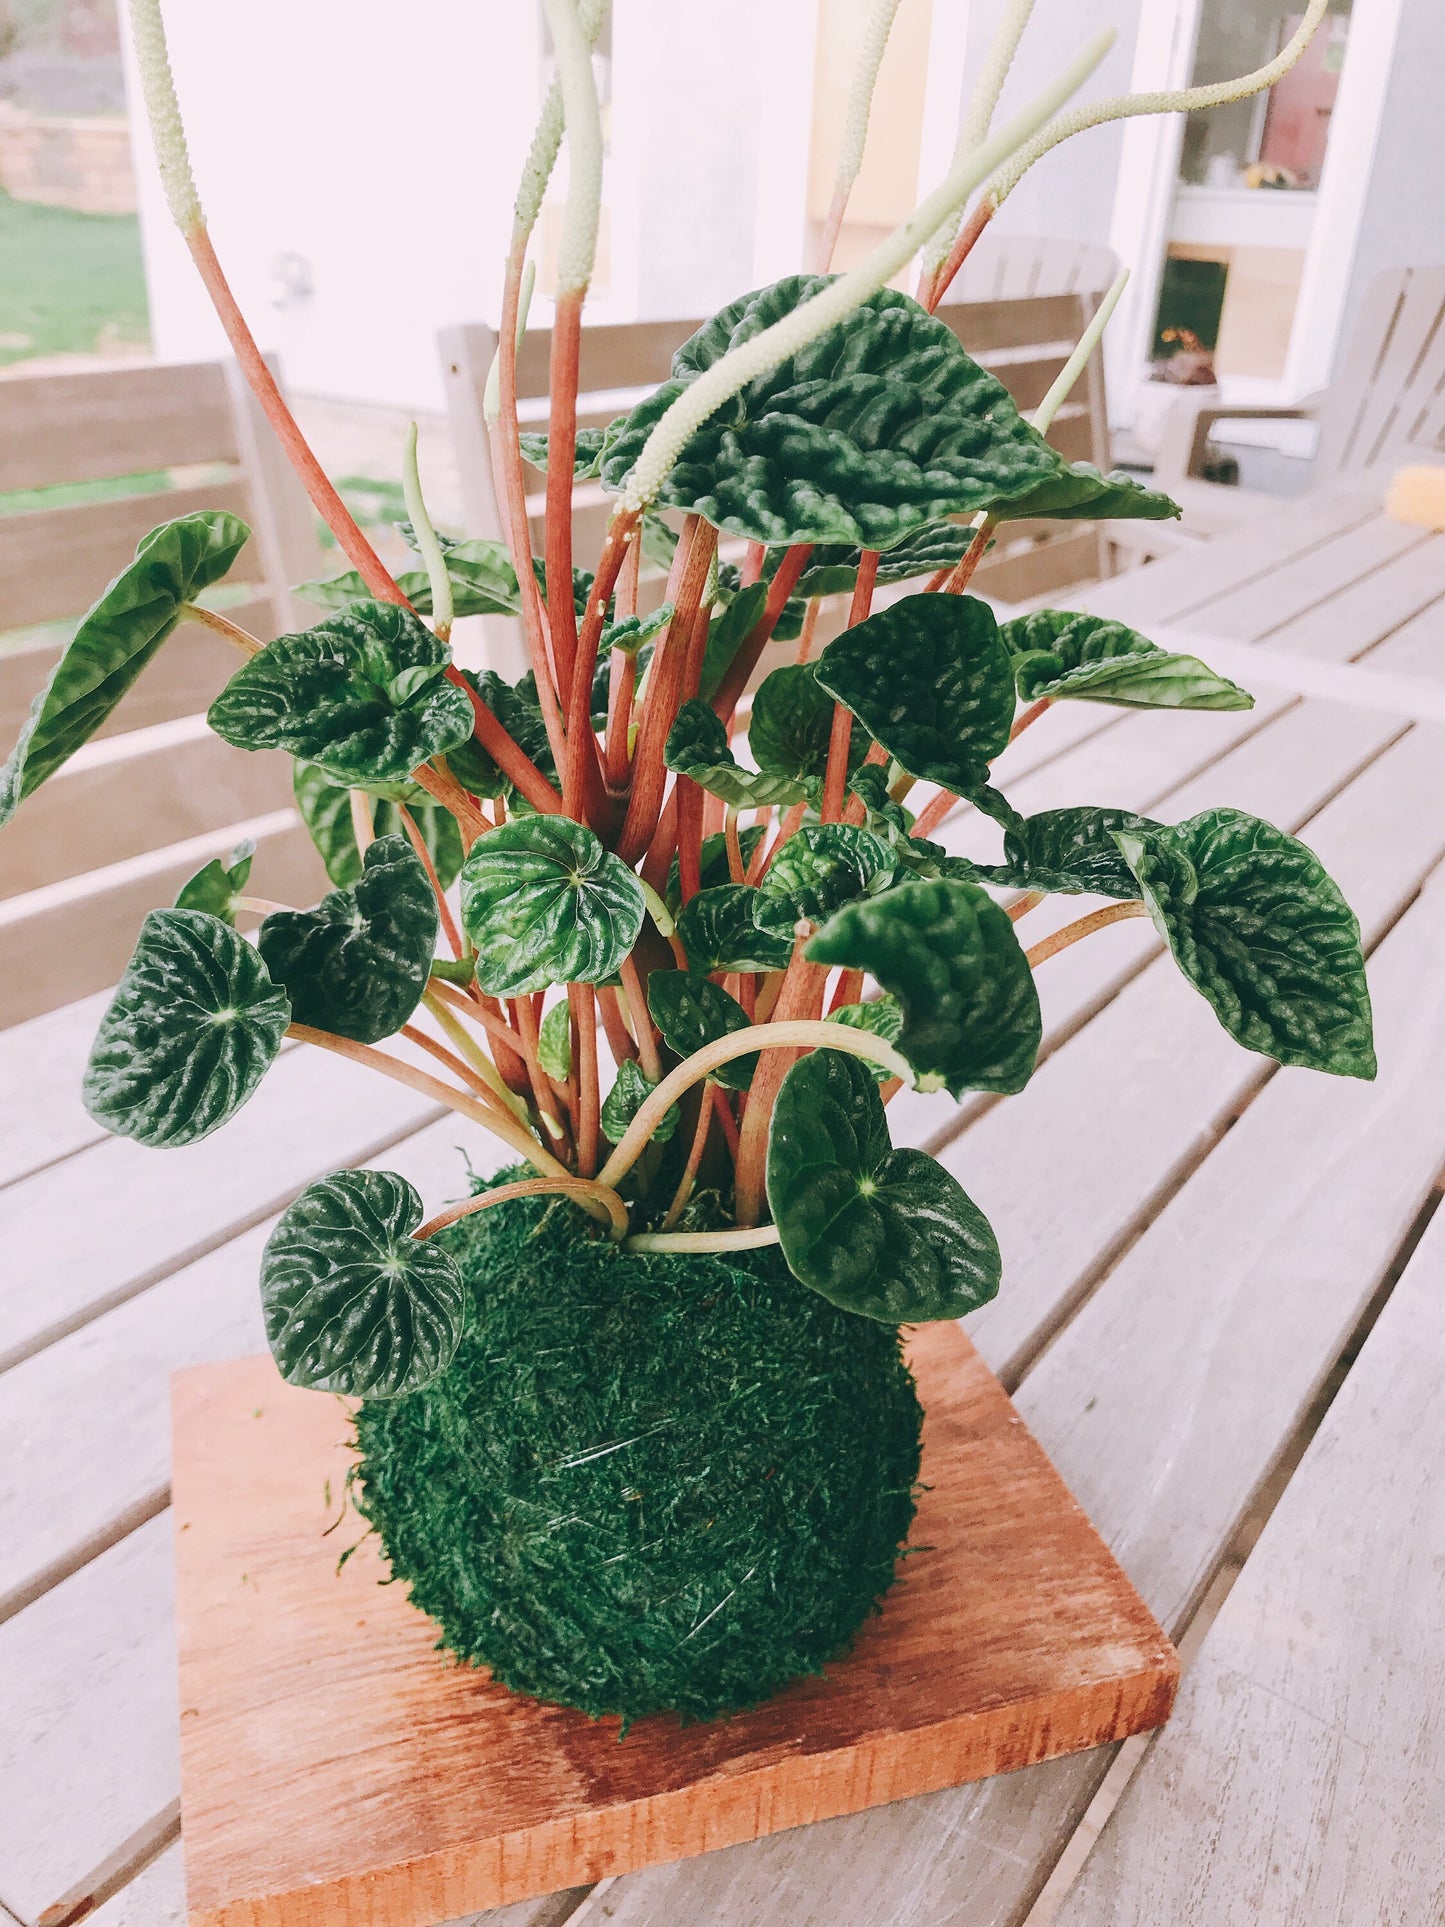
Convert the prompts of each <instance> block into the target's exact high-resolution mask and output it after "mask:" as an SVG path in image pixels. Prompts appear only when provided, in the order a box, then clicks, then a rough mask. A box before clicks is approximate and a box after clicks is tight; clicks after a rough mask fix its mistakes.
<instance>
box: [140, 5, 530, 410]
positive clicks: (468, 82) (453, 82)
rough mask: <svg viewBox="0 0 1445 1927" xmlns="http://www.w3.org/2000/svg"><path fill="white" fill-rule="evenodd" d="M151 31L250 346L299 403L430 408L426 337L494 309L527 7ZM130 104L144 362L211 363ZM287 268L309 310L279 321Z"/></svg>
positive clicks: (184, 10)
mask: <svg viewBox="0 0 1445 1927" xmlns="http://www.w3.org/2000/svg"><path fill="white" fill-rule="evenodd" d="M165 16H166V26H167V31H168V34H169V38H170V44H171V55H172V62H173V65H174V69H175V75H176V84H177V89H178V91H179V94H180V99H181V105H182V110H183V112H184V114H185V119H186V124H187V129H188V131H189V134H190V140H191V151H192V158H193V162H194V166H195V173H196V180H197V184H198V186H199V189H200V194H201V200H202V204H203V206H204V207H205V210H206V215H207V219H208V222H209V225H210V229H211V234H212V238H213V240H214V242H215V245H216V250H217V252H218V254H219V256H220V258H221V262H222V265H223V266H224V268H225V269H226V272H227V274H228V276H229V278H230V280H231V283H232V286H233V288H234V290H235V293H236V296H237V299H238V300H239V301H240V303H241V306H242V309H243V310H244V312H245V313H246V316H247V318H248V320H249V321H250V323H251V326H252V328H253V329H254V331H255V333H256V335H257V337H258V339H259V340H260V343H261V345H262V347H263V348H265V349H267V350H274V351H275V352H276V353H278V354H279V355H280V356H281V360H282V366H283V370H284V373H285V377H286V380H287V382H288V383H289V385H290V386H291V387H292V388H294V389H297V390H300V391H303V392H311V393H316V394H328V395H339V396H347V397H351V398H354V399H358V400H374V401H382V402H389V403H395V404H399V405H403V406H408V407H416V408H423V409H429V408H440V407H441V406H442V405H443V404H442V395H441V386H440V379H439V376H438V373H437V367H436V348H435V336H436V331H437V329H438V328H439V327H440V326H442V325H443V324H444V323H445V322H448V321H454V320H456V319H458V318H461V317H464V316H475V315H483V314H494V313H495V312H496V308H497V297H498V292H499V288H500V263H501V261H502V257H503V255H504V253H505V250H506V244H507V237H508V233H509V230H510V225H511V205H512V195H513V192H514V190H515V185H516V180H517V175H518V171H519V168H520V165H521V158H522V155H523V154H524V153H525V151H526V144H527V141H528V139H529V138H530V134H531V129H532V126H533V124H534V122H535V119H536V112H537V105H538V63H539V45H538V39H537V34H536V27H535V20H536V16H535V13H534V10H533V9H532V8H531V7H529V6H527V5H524V4H521V3H520V0H517V4H511V3H510V0H507V3H504V0H469V4H467V5H458V4H456V0H408V5H407V6H406V7H405V8H398V7H396V6H395V5H394V4H392V0H246V4H245V5H244V6H241V7H218V6H217V4H216V0H165ZM133 78H134V77H133V75H132V76H130V79H131V82H132V83H133ZM130 91H131V99H132V101H133V103H134V111H133V113H132V125H133V127H134V129H135V147H136V159H137V173H138V178H139V185H140V197H141V233H142V241H143V246H144V250H145V257H146V272H147V278H148V282H149V286H150V295H151V318H152V327H153V331H154V337H155V346H156V352H157V353H158V354H159V355H160V356H161V357H162V358H165V359H176V360H185V359H195V358H201V357H205V356H209V355H212V354H215V353H218V352H220V351H221V348H222V346H223V343H222V340H221V336H220V331H219V329H218V327H217V326H216V324H215V322H214V320H213V319H212V317H211V314H210V310H209V307H208V305H207V303H206V300H205V297H204V295H203V294H202V292H201V290H200V288H199V285H198V284H197V282H196V278H195V274H194V271H193V270H192V268H191V266H190V262H189V258H188V257H187V255H186V252H185V249H184V248H183V246H182V245H181V243H180V241H179V238H178V237H177V236H176V234H175V232H174V230H173V229H172V227H171V225H170V221H169V218H168V216H167V214H166V211H165V205H164V201H163V198H162V196H161V190H160V183H159V179H158V177H157V174H156V170H155V165H154V162H153V159H152V157H151V153H150V144H149V138H148V135H147V131H146V128H145V124H144V114H143V112H142V111H141V110H140V102H139V92H138V89H137V88H136V87H135V86H134V84H132V85H131V89H130ZM283 253H289V254H295V255H297V256H300V257H301V258H303V259H304V260H305V261H306V262H308V263H309V265H310V271H311V276H312V280H313V285H314V293H313V294H312V296H311V297H310V298H309V299H308V300H305V301H303V302H300V303H294V304H289V305H287V306H284V307H278V306H276V305H275V303H276V297H277V294H278V292H279V289H278V286H277V283H276V282H275V280H274V279H273V278H272V275H271V264H272V262H273V261H274V259H275V258H276V256H278V255H280V254H283Z"/></svg>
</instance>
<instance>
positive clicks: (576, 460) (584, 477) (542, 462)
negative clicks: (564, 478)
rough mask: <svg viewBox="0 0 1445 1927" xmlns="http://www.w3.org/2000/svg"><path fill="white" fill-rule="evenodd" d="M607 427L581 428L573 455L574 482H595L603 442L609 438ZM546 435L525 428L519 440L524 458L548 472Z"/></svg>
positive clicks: (600, 465)
mask: <svg viewBox="0 0 1445 1927" xmlns="http://www.w3.org/2000/svg"><path fill="white" fill-rule="evenodd" d="M607 432H608V431H607V430H606V429H605V428H579V429H578V430H577V446H576V450H575V452H574V454H573V457H572V480H573V481H574V482H595V481H596V479H597V476H598V474H599V473H600V471H601V467H602V444H603V442H604V441H606V439H607ZM548 439H549V438H548V437H547V436H546V435H541V434H537V433H535V432H534V431H532V430H529V429H524V430H523V431H522V433H521V435H520V436H519V437H518V440H519V441H520V442H521V444H522V460H523V461H524V462H530V463H531V465H532V467H533V468H540V469H541V470H542V472H543V474H544V475H545V474H546V472H547V444H548Z"/></svg>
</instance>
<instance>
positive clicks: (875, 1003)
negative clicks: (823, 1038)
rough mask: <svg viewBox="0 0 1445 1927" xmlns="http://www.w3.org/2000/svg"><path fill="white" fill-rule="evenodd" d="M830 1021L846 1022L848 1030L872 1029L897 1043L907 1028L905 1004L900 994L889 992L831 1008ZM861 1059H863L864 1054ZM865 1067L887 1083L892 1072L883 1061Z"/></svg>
mask: <svg viewBox="0 0 1445 1927" xmlns="http://www.w3.org/2000/svg"><path fill="white" fill-rule="evenodd" d="M826 1022H828V1023H830V1024H842V1025H843V1026H844V1027H845V1029H848V1030H869V1031H872V1033H873V1035H874V1036H875V1037H882V1038H883V1039H885V1041H886V1042H888V1043H890V1044H896V1043H897V1042H898V1039H899V1037H900V1035H901V1034H902V1031H903V1006H902V1005H901V1004H900V1003H899V1001H898V999H897V998H896V997H889V996H888V995H886V994H885V995H883V996H881V997H872V998H870V999H869V1000H868V1002H867V1003H865V1004H844V1005H843V1006H842V1008H841V1009H840V1010H830V1011H829V1012H828V1015H827V1018H826ZM859 1062H860V1063H862V1062H863V1060H862V1059H861V1058H860V1059H859ZM863 1067H864V1069H865V1070H868V1071H871V1072H872V1074H873V1082H874V1083H875V1084H886V1083H887V1082H888V1080H889V1077H890V1076H891V1075H892V1073H891V1072H890V1071H889V1070H888V1069H887V1067H886V1066H885V1065H883V1064H864V1066H863Z"/></svg>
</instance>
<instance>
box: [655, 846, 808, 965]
mask: <svg viewBox="0 0 1445 1927" xmlns="http://www.w3.org/2000/svg"><path fill="white" fill-rule="evenodd" d="M800 834H801V833H800ZM758 900H759V893H758V891H756V890H754V889H752V888H750V887H749V886H748V885H747V884H744V883H720V884H718V885H716V886H715V888H713V889H711V890H699V892H698V893H697V895H696V896H695V897H689V899H688V900H687V902H686V903H685V904H684V905H683V906H682V909H681V910H680V911H679V913H678V918H677V934H678V937H679V939H680V940H681V943H682V947H683V949H684V950H685V951H686V952H687V961H688V963H689V965H690V966H691V968H692V969H693V970H695V971H697V972H698V973H699V974H700V975H704V976H712V975H713V974H714V973H715V972H717V971H730V970H739V971H754V970H786V969H787V967H788V964H789V962H790V961H791V959H792V955H793V941H792V932H791V929H789V931H788V933H787V935H785V936H780V937H775V936H772V935H771V934H770V933H769V932H768V931H766V930H763V929H761V928H760V927H759V926H758V925H757V924H756V923H755V922H754V921H753V907H754V905H755V904H756V903H757V902H758Z"/></svg>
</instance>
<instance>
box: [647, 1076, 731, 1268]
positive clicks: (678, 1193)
mask: <svg viewBox="0 0 1445 1927" xmlns="http://www.w3.org/2000/svg"><path fill="white" fill-rule="evenodd" d="M716 1090H717V1085H716V1084H714V1083H713V1081H712V1079H711V1078H707V1079H706V1080H705V1081H704V1083H703V1087H702V1096H701V1100H700V1102H699V1104H698V1107H697V1124H696V1126H695V1127H694V1130H693V1134H692V1143H691V1144H690V1145H689V1147H688V1153H687V1163H686V1164H685V1165H684V1166H683V1167H682V1176H681V1177H680V1178H679V1179H678V1181H677V1189H676V1190H675V1191H674V1192H673V1194H672V1203H671V1204H670V1205H669V1206H668V1207H667V1215H666V1216H665V1217H664V1218H663V1220H662V1224H661V1225H660V1227H659V1229H660V1230H663V1231H671V1229H672V1227H673V1226H674V1225H675V1224H676V1223H677V1221H678V1219H679V1218H680V1217H681V1216H682V1214H683V1212H684V1211H685V1210H686V1208H687V1201H688V1199H689V1198H690V1197H691V1196H692V1187H693V1185H694V1184H695V1183H696V1182H697V1173H698V1167H699V1165H700V1164H701V1163H702V1154H703V1152H704V1151H705V1150H706V1149H707V1135H708V1129H709V1127H710V1125H711V1124H712V1117H713V1094H714V1092H715V1091H716Z"/></svg>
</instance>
